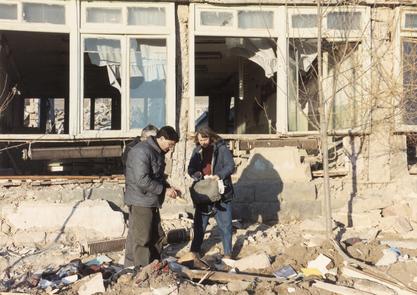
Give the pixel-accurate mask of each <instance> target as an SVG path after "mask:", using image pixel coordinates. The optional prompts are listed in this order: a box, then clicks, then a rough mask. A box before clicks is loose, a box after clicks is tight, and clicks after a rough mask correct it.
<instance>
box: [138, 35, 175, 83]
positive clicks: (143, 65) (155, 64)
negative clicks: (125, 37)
mask: <svg viewBox="0 0 417 295" xmlns="http://www.w3.org/2000/svg"><path fill="white" fill-rule="evenodd" d="M139 41H140V40H139ZM130 57H131V65H130V76H131V77H143V79H144V80H145V81H146V82H151V81H154V80H165V79H166V71H167V69H166V65H167V59H166V47H165V45H163V46H158V45H149V44H140V45H139V48H138V42H137V41H136V40H132V42H131V47H130Z"/></svg>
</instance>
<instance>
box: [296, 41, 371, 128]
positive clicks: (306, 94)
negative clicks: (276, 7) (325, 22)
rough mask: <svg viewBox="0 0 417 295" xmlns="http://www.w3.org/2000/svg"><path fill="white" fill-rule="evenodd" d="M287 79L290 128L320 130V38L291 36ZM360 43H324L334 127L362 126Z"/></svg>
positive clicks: (325, 91)
mask: <svg viewBox="0 0 417 295" xmlns="http://www.w3.org/2000/svg"><path fill="white" fill-rule="evenodd" d="M289 48H290V50H289V81H288V93H289V95H288V125H289V126H288V129H289V131H311V130H318V129H319V125H320V118H319V110H318V108H319V101H318V99H319V96H318V80H317V77H318V68H317V66H318V64H317V39H290V46H289ZM361 48H362V47H361V44H360V43H357V42H346V41H344V42H328V41H326V40H324V42H323V43H322V50H323V56H322V63H323V82H324V84H323V95H324V100H325V104H326V108H327V110H328V112H329V113H330V116H329V118H328V119H329V126H330V128H333V129H346V128H355V127H360V125H361V124H362V123H364V122H360V120H359V118H358V115H359V113H360V111H361V108H363V107H364V105H365V102H364V101H363V87H362V77H363V69H362V62H361V60H362V59H361V55H362V50H361Z"/></svg>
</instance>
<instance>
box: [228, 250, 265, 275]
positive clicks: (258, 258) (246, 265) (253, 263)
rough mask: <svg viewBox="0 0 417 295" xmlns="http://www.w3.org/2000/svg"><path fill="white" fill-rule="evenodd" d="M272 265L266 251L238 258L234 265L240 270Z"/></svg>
mask: <svg viewBox="0 0 417 295" xmlns="http://www.w3.org/2000/svg"><path fill="white" fill-rule="evenodd" d="M270 266H271V261H270V260H269V256H268V255H267V254H266V253H260V254H253V255H250V256H247V257H244V258H242V259H239V260H236V262H235V264H234V267H236V268H237V269H239V270H240V271H243V270H246V269H264V268H268V267H270Z"/></svg>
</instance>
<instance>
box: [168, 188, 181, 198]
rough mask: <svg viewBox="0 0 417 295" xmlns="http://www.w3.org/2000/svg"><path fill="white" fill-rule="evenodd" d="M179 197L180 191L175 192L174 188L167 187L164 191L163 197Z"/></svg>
mask: <svg viewBox="0 0 417 295" xmlns="http://www.w3.org/2000/svg"><path fill="white" fill-rule="evenodd" d="M179 195H181V192H180V191H177V190H176V189H175V188H172V187H169V188H167V190H166V191H165V196H167V197H170V198H173V199H176V198H177V197H178V196H179Z"/></svg>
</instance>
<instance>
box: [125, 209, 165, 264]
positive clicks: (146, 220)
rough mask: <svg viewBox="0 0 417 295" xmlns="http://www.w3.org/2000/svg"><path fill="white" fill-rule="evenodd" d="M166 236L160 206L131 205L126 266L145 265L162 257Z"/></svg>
mask: <svg viewBox="0 0 417 295" xmlns="http://www.w3.org/2000/svg"><path fill="white" fill-rule="evenodd" d="M164 237H165V233H164V230H163V229H162V226H161V216H160V214H159V209H158V208H147V207H140V206H131V207H130V211H129V231H128V234H127V240H126V252H125V267H129V266H144V265H147V264H149V263H151V262H152V261H153V260H155V259H161V251H162V241H163V238H164Z"/></svg>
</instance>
